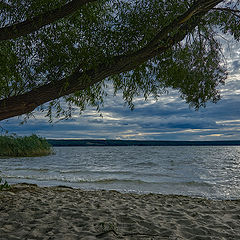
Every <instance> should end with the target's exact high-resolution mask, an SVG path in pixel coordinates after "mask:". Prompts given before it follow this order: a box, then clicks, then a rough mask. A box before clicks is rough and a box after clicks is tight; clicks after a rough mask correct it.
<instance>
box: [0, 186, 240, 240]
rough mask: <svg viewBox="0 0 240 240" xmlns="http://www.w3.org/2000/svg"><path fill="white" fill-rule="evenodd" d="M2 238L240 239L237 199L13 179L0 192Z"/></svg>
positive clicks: (58, 239) (239, 216)
mask: <svg viewBox="0 0 240 240" xmlns="http://www.w3.org/2000/svg"><path fill="white" fill-rule="evenodd" d="M0 239H1V240H8V239H11V240H15V239H21V240H24V239H27V240H35V239H39V240H44V239H56V240H61V239H66V240H71V239H84V240H88V239H89V240H90V239H146V240H148V239H171V240H173V239H194V240H195V239H196V240H197V239H214V240H216V239H221V240H222V239H227V240H230V239H238V240H239V239H240V200H237V201H213V200H204V199H199V198H190V197H182V196H164V195H158V194H147V195H137V194H122V193H119V192H116V191H83V190H79V189H71V188H66V187H48V188H40V187H38V186H36V185H27V184H17V185H14V186H13V189H12V190H11V191H2V192H0Z"/></svg>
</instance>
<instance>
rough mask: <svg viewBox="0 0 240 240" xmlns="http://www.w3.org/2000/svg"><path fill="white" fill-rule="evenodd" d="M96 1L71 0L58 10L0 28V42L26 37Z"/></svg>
mask: <svg viewBox="0 0 240 240" xmlns="http://www.w3.org/2000/svg"><path fill="white" fill-rule="evenodd" d="M96 1H97V0H73V1H71V2H69V3H67V4H66V5H64V6H62V7H60V8H57V9H54V10H51V11H48V12H45V13H43V14H40V15H38V16H36V17H33V18H32V19H27V20H26V21H23V22H20V23H16V24H13V25H11V26H7V27H3V28H0V41H3V40H9V39H15V38H18V37H21V36H26V35H27V34H29V33H32V32H35V31H37V30H38V29H40V28H41V27H43V26H46V25H48V24H50V23H53V22H55V21H57V20H59V19H61V18H63V17H67V16H68V15H70V14H72V13H74V12H76V11H77V10H78V9H80V8H81V7H82V6H83V5H86V4H87V3H90V2H96Z"/></svg>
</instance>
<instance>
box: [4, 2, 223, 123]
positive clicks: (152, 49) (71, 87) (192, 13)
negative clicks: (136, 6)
mask: <svg viewBox="0 0 240 240" xmlns="http://www.w3.org/2000/svg"><path fill="white" fill-rule="evenodd" d="M220 2H222V1H220V0H205V1H197V2H196V3H195V4H194V5H193V6H192V7H191V8H190V9H189V10H188V11H187V12H186V13H184V14H182V15H181V16H179V17H178V18H177V19H176V20H174V21H173V22H171V23H170V24H169V25H168V26H166V27H165V28H163V29H162V30H161V31H160V32H159V33H158V34H157V35H156V36H155V38H154V39H153V40H152V41H151V42H150V43H149V44H147V45H146V46H145V47H144V48H142V49H140V50H139V51H137V52H135V53H133V54H130V55H125V56H118V57H115V58H113V61H112V62H111V63H110V64H105V63H102V64H99V65H98V67H97V68H95V69H94V70H93V69H90V70H88V71H86V72H80V71H78V70H76V71H75V72H74V73H73V74H72V75H71V76H69V77H67V78H65V79H62V80H59V81H56V82H53V83H49V84H46V85H43V86H40V87H38V88H36V89H33V90H31V91H29V92H27V93H24V94H22V95H18V96H12V97H9V98H7V99H3V100H0V121H1V120H4V119H7V118H11V117H14V116H19V115H22V114H26V113H29V112H32V111H33V110H34V109H35V108H36V107H38V106H40V105H42V104H44V103H46V102H49V101H51V100H54V99H57V98H60V97H62V96H66V95H69V94H71V93H74V92H76V91H80V90H84V89H87V88H88V87H90V86H92V85H94V84H95V83H97V82H100V81H102V80H103V79H105V78H107V77H109V76H112V75H114V74H119V73H122V72H126V71H130V70H132V69H134V68H136V67H137V66H139V65H140V64H142V63H144V62H145V61H147V60H149V59H151V58H153V57H154V56H156V55H159V54H161V53H162V52H164V51H166V50H167V49H169V48H171V47H172V46H173V45H175V44H176V43H178V42H180V41H182V40H183V39H184V38H185V36H186V34H187V33H188V32H189V31H191V30H193V29H194V28H195V27H196V26H197V24H198V23H199V21H200V18H201V17H202V16H204V15H205V14H206V13H207V12H208V11H209V10H210V9H211V8H213V7H214V6H216V5H217V4H218V3H220ZM173 30H174V31H176V30H177V33H176V34H175V35H174V36H172V37H168V35H169V33H171V32H172V31H173ZM160 42H161V43H160ZM162 42H164V43H165V44H164V45H163V44H162ZM103 62H104V61H103ZM65 86H67V87H65Z"/></svg>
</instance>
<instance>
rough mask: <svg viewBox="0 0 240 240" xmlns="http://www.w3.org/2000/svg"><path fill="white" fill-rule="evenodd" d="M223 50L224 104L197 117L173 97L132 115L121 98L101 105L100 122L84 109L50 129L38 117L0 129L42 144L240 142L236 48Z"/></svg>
mask: <svg viewBox="0 0 240 240" xmlns="http://www.w3.org/2000/svg"><path fill="white" fill-rule="evenodd" d="M230 48H231V49H230V52H229V50H228V48H226V49H225V53H226V56H227V62H228V69H229V77H228V80H227V81H226V84H225V86H223V87H222V88H221V95H222V100H220V101H219V102H218V103H217V104H212V103H209V104H207V107H206V108H203V109H200V110H199V111H195V110H194V109H190V108H189V106H188V105H187V104H186V103H185V102H184V101H183V100H181V99H180V98H179V95H178V93H177V92H175V91H170V92H169V94H168V95H163V96H162V97H161V98H160V99H159V101H158V102H155V101H153V100H151V99H150V100H149V101H148V102H145V101H144V100H142V99H141V98H139V99H136V101H135V110H134V111H131V110H130V109H129V108H128V107H127V106H125V105H124V102H123V100H122V98H121V96H120V95H119V96H116V97H112V96H111V92H110V93H109V96H108V97H107V98H106V99H105V104H104V108H103V109H102V111H101V113H102V115H103V117H101V116H99V113H97V112H96V111H95V110H93V109H90V108H89V109H87V110H86V111H85V112H84V113H83V114H82V115H81V116H79V115H78V114H77V113H76V114H75V115H74V117H73V119H70V120H66V121H60V122H57V123H54V124H50V123H49V122H48V119H47V118H45V117H44V116H43V115H41V114H39V113H37V114H36V115H35V119H30V120H28V122H27V123H25V124H23V125H20V124H19V123H20V122H21V120H19V119H18V118H12V119H9V120H8V121H4V122H1V124H0V126H1V127H3V128H4V129H6V130H8V131H9V132H10V133H16V134H18V135H31V134H33V133H34V134H37V135H40V136H43V137H46V138H80V139H85V138H91V139H92V138H94V139H136V140H137V139H138V140H142V139H145V140H202V141H204V140H240V108H239V107H240V70H239V69H240V45H236V44H234V45H232V44H231V43H230Z"/></svg>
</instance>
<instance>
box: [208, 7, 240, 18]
mask: <svg viewBox="0 0 240 240" xmlns="http://www.w3.org/2000/svg"><path fill="white" fill-rule="evenodd" d="M213 10H217V11H225V12H230V13H231V14H232V15H234V16H236V17H238V18H240V15H238V14H237V13H239V14H240V10H237V9H231V8H213Z"/></svg>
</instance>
